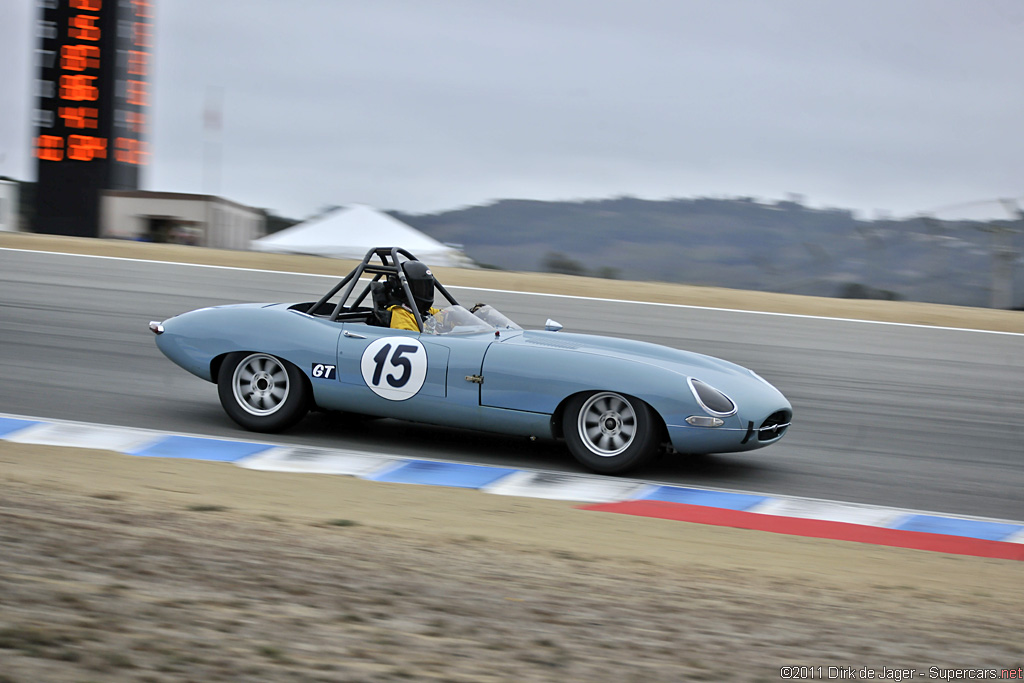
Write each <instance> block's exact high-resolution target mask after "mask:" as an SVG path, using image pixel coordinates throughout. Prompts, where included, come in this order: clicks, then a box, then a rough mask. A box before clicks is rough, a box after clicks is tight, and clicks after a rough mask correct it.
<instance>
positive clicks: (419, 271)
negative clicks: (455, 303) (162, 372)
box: [387, 261, 441, 332]
mask: <svg viewBox="0 0 1024 683" xmlns="http://www.w3.org/2000/svg"><path fill="white" fill-rule="evenodd" d="M402 272H404V273H405V280H406V282H408V283H409V291H411V292H412V298H413V301H414V302H415V304H416V308H417V309H418V310H419V312H420V318H426V317H427V316H430V315H435V314H437V313H440V312H441V309H439V308H434V274H433V273H431V272H430V269H429V268H427V266H426V264H424V263H422V262H421V261H406V262H405V263H403V264H402ZM387 310H388V313H390V314H391V329H393V330H412V331H414V332H419V328H418V327H416V316H415V315H414V314H413V312H412V309H411V308H409V306H408V305H406V304H395V305H394V306H388V309H387Z"/></svg>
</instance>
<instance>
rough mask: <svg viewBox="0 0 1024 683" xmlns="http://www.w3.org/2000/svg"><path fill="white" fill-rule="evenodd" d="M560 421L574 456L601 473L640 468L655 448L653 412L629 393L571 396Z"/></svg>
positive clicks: (656, 441)
mask: <svg viewBox="0 0 1024 683" xmlns="http://www.w3.org/2000/svg"><path fill="white" fill-rule="evenodd" d="M562 420H563V422H562V432H563V434H564V435H565V442H566V444H567V445H568V447H569V451H570V452H571V453H572V454H573V457H575V458H576V459H577V460H578V461H579V462H581V463H582V464H583V465H585V466H586V467H588V468H590V469H591V470H593V471H595V472H600V473H601V474H620V473H622V472H627V471H629V470H631V469H635V468H637V467H640V466H641V465H643V464H644V463H646V462H647V461H648V460H650V459H651V457H653V456H654V454H655V453H656V452H657V449H658V430H657V420H656V419H655V417H654V413H653V411H652V410H651V408H650V407H649V406H648V405H647V404H646V403H644V402H643V401H641V400H640V399H637V398H633V397H631V396H625V395H623V394H617V393H615V392H612V391H600V392H596V393H592V394H580V395H579V396H574V397H572V398H571V399H570V400H569V402H568V403H567V404H566V407H565V413H564V416H563V418H562Z"/></svg>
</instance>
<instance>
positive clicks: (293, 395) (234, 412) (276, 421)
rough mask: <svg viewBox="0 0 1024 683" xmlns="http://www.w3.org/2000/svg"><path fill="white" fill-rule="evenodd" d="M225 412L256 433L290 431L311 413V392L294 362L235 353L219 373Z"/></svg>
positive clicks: (259, 355) (253, 354) (260, 354)
mask: <svg viewBox="0 0 1024 683" xmlns="http://www.w3.org/2000/svg"><path fill="white" fill-rule="evenodd" d="M217 394H218V395H219V396H220V404H221V405H222V406H224V412H226V413H227V414H228V416H229V417H230V418H231V419H232V420H234V421H235V422H237V423H238V424H240V425H242V426H243V427H245V428H246V429H249V430H251V431H254V432H279V431H282V430H284V429H288V428H289V427H291V426H292V425H294V424H295V423H297V422H298V421H299V420H301V419H302V418H303V417H305V415H306V413H307V412H308V411H309V391H308V389H307V388H306V381H305V378H304V377H303V376H302V373H301V372H300V371H299V369H298V368H296V367H295V366H294V365H292V364H291V363H289V362H287V361H285V360H282V359H280V358H277V357H276V356H271V355H270V354H267V353H251V352H245V353H232V354H231V355H229V356H228V357H227V358H225V359H224V362H223V363H221V366H220V371H219V372H218V373H217Z"/></svg>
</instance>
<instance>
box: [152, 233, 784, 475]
mask: <svg viewBox="0 0 1024 683" xmlns="http://www.w3.org/2000/svg"><path fill="white" fill-rule="evenodd" d="M357 288H358V293H356V291H357ZM353 295H355V296H354V297H353ZM435 297H437V298H443V299H444V300H445V302H444V304H442V305H440V306H435ZM403 321H404V323H403ZM403 324H405V325H406V327H410V328H415V329H401V326H402V325H403ZM149 327H150V329H151V330H152V331H153V332H154V333H155V334H156V335H157V337H156V342H157V346H158V347H159V348H160V350H161V351H162V352H163V353H164V355H166V356H167V357H168V358H170V359H171V360H172V361H174V362H175V363H177V364H178V365H180V366H181V367H183V368H185V369H186V370H188V371H189V372H191V373H192V374H194V375H197V376H198V377H201V378H203V379H205V380H207V381H209V382H214V383H216V384H217V389H218V393H219V395H220V401H221V404H222V405H223V406H224V410H225V411H226V412H227V414H228V415H229V416H230V417H231V418H232V419H234V420H235V421H236V422H237V423H238V424H240V425H241V426H243V427H245V428H246V429H250V430H254V431H258V432H275V431H280V430H284V429H287V428H289V427H291V426H293V425H294V424H296V423H297V422H298V421H299V420H301V419H302V417H303V416H305V414H306V413H307V411H309V410H310V409H311V408H318V409H321V410H335V411H343V412H348V413H354V414H360V415H367V416H374V417H387V418H397V419H402V420H411V421H414V422H424V423H430V424H437V425H446V426H452V427H461V428H468V429H479V430H484V431H489V432H495V433H499V434H508V435H519V436H530V437H547V438H558V439H564V440H565V443H566V444H567V446H568V448H569V450H570V452H571V453H572V454H573V456H574V457H575V458H576V459H577V460H578V461H579V462H580V463H582V464H583V465H584V466H586V467H587V468H589V469H591V470H593V471H595V472H600V473H605V474H618V473H622V472H626V471H628V470H632V469H635V468H637V467H639V466H641V465H643V464H644V463H645V462H647V461H648V460H649V459H650V458H651V457H652V456H654V455H655V454H656V453H657V452H658V451H659V449H667V450H669V451H670V452H671V451H674V452H679V453H724V452H735V451H747V450H752V449H755V448H761V447H763V446H767V445H769V444H773V443H775V442H776V441H778V440H779V439H781V438H782V436H783V434H785V432H786V430H787V429H788V427H789V424H790V419H791V417H792V414H793V410H792V406H791V405H790V404H789V401H787V400H786V397H785V396H783V395H782V394H781V393H780V392H779V391H778V390H777V389H776V388H775V387H773V386H772V385H771V384H769V383H768V382H767V381H765V380H764V379H762V378H761V377H759V376H758V375H757V374H756V373H754V372H753V371H751V370H747V369H746V368H743V367H741V366H739V365H735V364H733V363H729V362H727V361H724V360H719V359H717V358H713V357H711V356H705V355H701V354H697V353H691V352H688V351H682V350H679V349H673V348H668V347H665V346H659V345H656V344H650V343H647V342H638V341H630V340H625V339H616V338H611V337H599V336H593V335H583V334H569V333H566V332H561V331H559V329H560V326H559V325H558V323H555V322H554V321H551V320H549V321H548V325H547V328H546V329H545V330H543V331H541V330H523V329H522V328H520V327H519V326H518V325H516V324H515V323H513V322H512V321H511V320H509V319H508V318H506V317H505V316H504V315H502V314H501V313H500V312H499V311H497V310H495V309H494V308H493V307H491V306H487V305H483V304H478V305H476V306H474V307H473V309H472V310H468V309H466V308H463V307H462V306H460V305H459V303H458V302H457V301H456V300H455V298H454V297H453V296H452V295H451V294H450V293H449V292H448V291H447V290H446V289H445V288H444V287H443V286H442V285H441V283H439V282H437V280H436V279H435V278H434V277H433V274H432V273H431V271H430V270H429V269H428V268H427V267H426V265H425V264H423V263H422V262H420V261H419V260H418V259H416V257H415V256H413V255H412V254H410V253H409V252H408V251H406V250H404V249H401V248H397V247H379V248H376V249H371V250H370V251H369V252H368V253H367V254H366V257H365V258H364V259H363V261H362V262H361V263H360V264H359V265H358V266H357V267H356V268H355V269H354V270H353V271H352V272H351V273H349V274H348V275H347V276H346V277H345V278H343V279H342V280H341V281H340V282H339V283H338V284H337V285H335V286H334V287H333V288H332V289H331V290H330V291H329V292H327V293H326V294H325V295H324V296H323V297H321V298H320V300H319V301H315V302H305V303H297V304H286V303H282V304H237V305H227V306H215V307H212V308H203V309H199V310H195V311H191V312H188V313H183V314H181V315H178V316H174V317H173V318H169V319H168V320H165V321H163V322H155V321H154V322H151V323H150V324H149Z"/></svg>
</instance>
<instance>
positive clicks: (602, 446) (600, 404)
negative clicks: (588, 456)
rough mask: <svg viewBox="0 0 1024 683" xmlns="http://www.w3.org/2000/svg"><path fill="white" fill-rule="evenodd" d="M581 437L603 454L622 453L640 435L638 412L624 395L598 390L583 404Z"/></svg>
mask: <svg viewBox="0 0 1024 683" xmlns="http://www.w3.org/2000/svg"><path fill="white" fill-rule="evenodd" d="M576 426H577V428H578V429H579V434H580V439H581V440H582V441H583V445H584V446H586V447H587V448H588V449H590V451H591V452H592V453H594V454H595V455H599V456H601V457H602V458H611V457H614V456H616V455H619V454H620V453H622V452H623V451H625V450H626V449H627V448H629V445H630V444H631V443H633V439H634V438H635V437H636V430H637V424H636V412H635V411H634V410H633V406H632V405H631V404H630V402H629V401H627V400H626V399H625V398H624V397H623V396H621V395H619V394H615V393H612V392H610V391H605V392H602V393H599V394H594V395H593V396H591V397H590V398H588V399H587V401H586V402H585V403H584V404H583V407H582V408H580V412H579V418H578V419H577V421H576Z"/></svg>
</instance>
